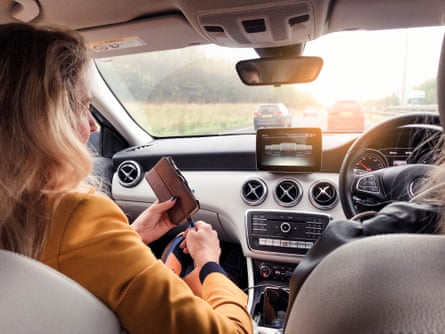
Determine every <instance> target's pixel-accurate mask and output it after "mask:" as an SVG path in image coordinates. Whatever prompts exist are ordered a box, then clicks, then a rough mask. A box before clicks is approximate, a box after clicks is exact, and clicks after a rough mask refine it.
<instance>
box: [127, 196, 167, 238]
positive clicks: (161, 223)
mask: <svg viewBox="0 0 445 334" xmlns="http://www.w3.org/2000/svg"><path fill="white" fill-rule="evenodd" d="M175 204H176V197H172V198H171V199H170V200H168V201H165V202H162V203H161V202H159V201H158V200H156V201H155V202H154V203H153V204H152V205H150V207H149V208H148V209H146V210H145V211H144V212H142V213H141V214H140V215H139V216H138V217H137V218H136V219H135V220H134V222H133V223H132V224H131V227H132V228H133V229H134V230H135V231H136V232H138V233H139V235H140V236H141V238H142V241H143V242H144V243H145V244H150V243H151V242H153V241H155V240H157V239H159V238H160V237H162V236H163V235H164V234H165V233H167V232H168V231H169V230H170V229H171V228H173V227H175V225H174V224H173V223H172V222H171V221H170V218H169V217H168V215H167V211H168V210H169V209H171V208H172V207H173V206H174V205H175Z"/></svg>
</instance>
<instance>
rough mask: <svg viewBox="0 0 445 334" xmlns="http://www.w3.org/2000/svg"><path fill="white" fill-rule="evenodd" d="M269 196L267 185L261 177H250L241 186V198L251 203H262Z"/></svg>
mask: <svg viewBox="0 0 445 334" xmlns="http://www.w3.org/2000/svg"><path fill="white" fill-rule="evenodd" d="M266 197H267V186H266V183H264V181H263V180H261V179H259V178H254V179H249V180H247V181H246V182H244V184H243V186H242V188H241V198H242V199H243V201H244V202H246V203H247V204H249V205H260V204H261V203H263V202H264V200H265V199H266Z"/></svg>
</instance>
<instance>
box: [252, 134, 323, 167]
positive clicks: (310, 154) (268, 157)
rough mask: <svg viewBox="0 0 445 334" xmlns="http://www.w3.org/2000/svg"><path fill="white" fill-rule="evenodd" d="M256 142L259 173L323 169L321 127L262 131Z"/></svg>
mask: <svg viewBox="0 0 445 334" xmlns="http://www.w3.org/2000/svg"><path fill="white" fill-rule="evenodd" d="M256 140H257V146H256V154H257V168H258V169H259V170H269V171H287V172H314V171H319V170H320V166H321V130H320V129H319V128H283V129H275V128H274V129H259V130H258V131H257V137H256Z"/></svg>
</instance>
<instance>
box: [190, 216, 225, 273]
mask: <svg viewBox="0 0 445 334" xmlns="http://www.w3.org/2000/svg"><path fill="white" fill-rule="evenodd" d="M182 248H183V249H184V252H185V253H189V254H190V255H191V257H192V258H193V261H194V262H195V266H196V267H198V268H202V267H203V266H204V265H205V264H206V263H207V262H216V263H219V256H220V255H221V248H220V246H219V239H218V234H217V233H216V231H215V230H214V229H213V228H212V226H211V225H210V224H207V223H205V222H203V221H197V222H195V226H194V227H191V228H189V229H188V230H187V231H186V232H185V242H184V243H183V244H182Z"/></svg>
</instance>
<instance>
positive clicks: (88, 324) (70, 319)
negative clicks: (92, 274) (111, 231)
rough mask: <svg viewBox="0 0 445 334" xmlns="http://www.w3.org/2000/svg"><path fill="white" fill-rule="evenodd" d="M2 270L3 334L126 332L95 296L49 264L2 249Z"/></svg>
mask: <svg viewBox="0 0 445 334" xmlns="http://www.w3.org/2000/svg"><path fill="white" fill-rule="evenodd" d="M0 268H1V270H0V296H1V297H0V299H1V302H0V323H1V332H2V333H14V334H27V333H45V334H53V333H54V334H55V333H95V334H100V333H102V334H118V333H124V331H122V330H121V326H120V323H119V321H118V319H117V317H116V316H115V314H114V313H113V312H112V311H111V310H110V309H108V308H107V307H106V306H105V305H104V304H103V303H102V302H101V301H99V300H98V299H97V298H96V297H95V296H94V295H93V294H91V293H90V292H89V291H88V290H86V289H84V288H83V287H82V286H80V285H79V284H77V283H76V282H74V281H73V280H71V279H69V278H68V277H66V276H64V275H62V274H61V273H59V272H57V271H56V270H54V269H52V268H50V267H48V266H46V265H45V264H43V263H40V262H38V261H36V260H33V259H30V258H27V257H25V256H23V255H20V254H16V253H12V252H9V251H5V250H0Z"/></svg>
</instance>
